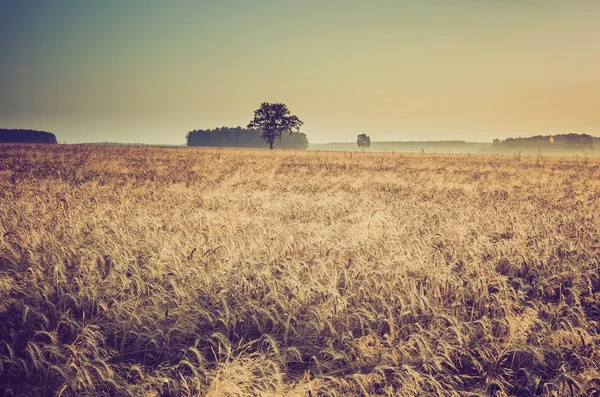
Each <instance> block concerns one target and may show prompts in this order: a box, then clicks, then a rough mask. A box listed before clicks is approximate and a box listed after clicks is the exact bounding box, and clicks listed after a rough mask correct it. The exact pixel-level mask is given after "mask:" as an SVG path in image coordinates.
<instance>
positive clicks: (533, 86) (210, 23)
mask: <svg viewBox="0 0 600 397" xmlns="http://www.w3.org/2000/svg"><path fill="white" fill-rule="evenodd" d="M599 20H600V3H598V2H594V1H572V2H568V3H567V2H559V1H523V2H503V1H499V0H498V1H492V0H489V1H482V2H474V1H446V2H442V1H420V2H409V1H381V2H377V3H374V2H373V3H367V2H361V1H353V0H346V1H331V2H319V1H312V0H311V1H302V2H300V1H297V2H278V1H267V0H257V1H252V2H245V1H204V2H180V3H166V2H161V3H159V2H142V1H137V0H136V1H133V0H132V1H128V2H119V1H114V0H111V1H104V2H79V1H61V0H57V1H53V2H46V1H39V0H36V1H33V0H32V1H19V0H7V1H3V2H2V4H1V5H0V87H1V88H2V89H1V90H0V128H31V129H40V130H47V131H51V132H53V133H55V134H56V135H57V137H58V139H59V140H60V141H67V142H99V141H111V142H139V143H148V144H157V143H161V144H182V143H184V141H185V134H186V133H187V132H188V131H190V130H194V129H208V128H215V127H221V126H231V127H235V126H238V125H240V126H246V125H247V124H248V122H249V121H250V119H251V118H252V115H253V112H254V110H255V109H256V108H258V106H259V105H260V103H261V102H283V103H285V104H287V105H288V107H289V109H290V111H291V112H292V113H293V114H296V115H297V116H298V117H300V119H302V120H303V121H304V122H305V125H304V126H303V128H302V132H304V133H306V134H307V135H308V139H309V141H310V142H313V143H318V142H335V141H338V142H340V141H341V142H344V141H346V142H347V141H353V140H355V139H356V136H357V135H358V134H361V133H367V134H369V135H370V136H371V139H372V140H374V141H394V140H404V141H406V140H467V141H491V140H492V139H494V138H501V139H502V138H506V137H516V136H530V135H535V134H560V133H569V132H578V133H588V134H592V135H600V116H599V115H598V104H599V103H600V75H599V74H598V69H599V67H600V47H599V46H598V45H597V43H599V42H600V24H598V21H599Z"/></svg>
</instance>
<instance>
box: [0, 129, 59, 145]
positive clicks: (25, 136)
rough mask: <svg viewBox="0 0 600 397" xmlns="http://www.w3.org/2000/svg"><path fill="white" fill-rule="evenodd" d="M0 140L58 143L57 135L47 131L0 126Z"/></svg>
mask: <svg viewBox="0 0 600 397" xmlns="http://www.w3.org/2000/svg"><path fill="white" fill-rule="evenodd" d="M0 142H14V143H56V136H55V135H54V134H53V133H51V132H46V131H36V130H19V129H7V128H0Z"/></svg>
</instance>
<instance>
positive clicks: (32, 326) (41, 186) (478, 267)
mask: <svg viewBox="0 0 600 397" xmlns="http://www.w3.org/2000/svg"><path fill="white" fill-rule="evenodd" d="M599 268H600V159H597V158H589V157H568V158H567V157H565V158H554V157H553V158H551V157H544V156H542V155H537V156H520V155H505V156H500V155H468V154H465V155H449V154H427V153H425V154H421V153H418V154H399V153H394V154H392V153H358V152H355V153H344V152H336V153H331V152H307V151H297V152H296V151H281V150H276V151H268V150H234V149H223V150H221V151H218V150H217V149H202V148H151V147H118V146H112V147H108V146H107V147H105V146H87V147H86V146H67V145H47V146H45V145H39V146H35V145H32V146H27V145H2V146H0V394H1V395H4V396H144V397H158V396H165V397H166V396H210V397H215V396H270V397H274V396H288V397H317V396H600V346H599V343H600V328H599V326H600V324H599V320H600V273H599Z"/></svg>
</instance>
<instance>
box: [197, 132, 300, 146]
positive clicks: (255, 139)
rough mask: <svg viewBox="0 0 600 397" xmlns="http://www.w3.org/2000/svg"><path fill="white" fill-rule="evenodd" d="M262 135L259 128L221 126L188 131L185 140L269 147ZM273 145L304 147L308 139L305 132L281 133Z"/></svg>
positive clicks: (200, 142)
mask: <svg viewBox="0 0 600 397" xmlns="http://www.w3.org/2000/svg"><path fill="white" fill-rule="evenodd" d="M262 135H263V132H262V131H261V130H259V129H253V128H242V127H235V128H229V127H221V128H215V129H212V130H211V129H208V130H194V131H190V132H188V134H187V136H186V140H187V145H188V146H224V147H246V148H265V147H269V144H268V142H265V140H264V138H262ZM274 145H275V146H276V147H278V148H281V149H306V148H308V139H307V138H306V134H303V133H301V132H293V133H291V134H284V135H282V136H281V140H277V141H274Z"/></svg>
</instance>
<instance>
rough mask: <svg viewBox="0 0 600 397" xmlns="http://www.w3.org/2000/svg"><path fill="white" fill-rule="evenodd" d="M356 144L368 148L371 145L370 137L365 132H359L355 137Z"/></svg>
mask: <svg viewBox="0 0 600 397" xmlns="http://www.w3.org/2000/svg"><path fill="white" fill-rule="evenodd" d="M356 144H357V145H358V147H359V148H361V149H364V148H368V147H370V146H371V138H369V136H368V135H367V134H360V135H359V136H358V137H357V138H356Z"/></svg>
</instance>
